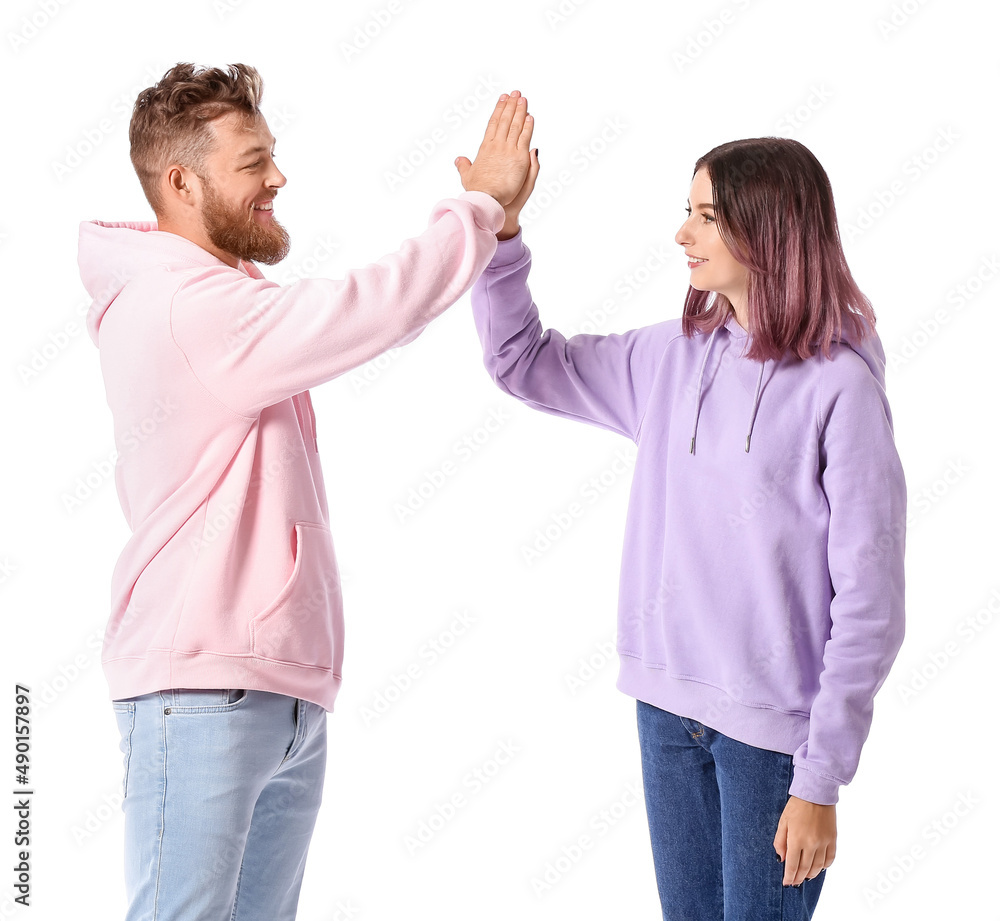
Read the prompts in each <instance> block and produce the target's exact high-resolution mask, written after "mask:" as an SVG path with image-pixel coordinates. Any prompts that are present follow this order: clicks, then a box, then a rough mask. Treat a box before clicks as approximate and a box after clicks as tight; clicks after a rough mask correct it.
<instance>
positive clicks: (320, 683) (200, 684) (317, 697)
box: [103, 650, 340, 711]
mask: <svg viewBox="0 0 1000 921" xmlns="http://www.w3.org/2000/svg"><path fill="white" fill-rule="evenodd" d="M103 665H104V674H105V677H106V678H107V680H108V688H109V690H110V695H111V699H112V700H122V699H124V698H127V697H138V696H140V695H141V694H151V693H153V692H154V691H162V690H166V689H168V688H206V689H207V688H212V689H214V688H221V687H225V688H245V689H247V690H252V691H270V692H272V693H274V694H285V695H286V696H288V697H296V698H299V697H300V698H302V699H303V700H309V701H312V702H313V703H315V704H319V705H320V706H321V707H322V708H323V709H324V710H327V711H332V710H333V702H334V700H335V699H336V697H337V692H338V691H339V690H340V676H339V675H335V674H333V672H332V671H331V670H330V669H325V668H315V667H310V666H306V665H293V664H290V663H284V662H274V661H272V660H270V659H261V658H257V657H255V656H225V655H218V654H215V653H210V652H198V653H182V652H174V651H171V650H161V651H152V652H149V653H147V654H146V655H145V656H143V657H142V658H120V659H108V660H105V661H104V663H103ZM223 680H224V683H223Z"/></svg>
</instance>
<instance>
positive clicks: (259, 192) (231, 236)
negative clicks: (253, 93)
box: [199, 112, 290, 265]
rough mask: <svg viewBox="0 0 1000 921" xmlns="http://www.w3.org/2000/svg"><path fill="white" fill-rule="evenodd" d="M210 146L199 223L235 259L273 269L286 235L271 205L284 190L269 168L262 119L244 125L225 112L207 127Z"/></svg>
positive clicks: (270, 148) (270, 154)
mask: <svg viewBox="0 0 1000 921" xmlns="http://www.w3.org/2000/svg"><path fill="white" fill-rule="evenodd" d="M212 128H213V129H214V131H215V145H214V147H213V149H212V152H211V153H209V154H208V156H207V157H206V158H205V169H204V175H199V179H200V180H201V184H202V192H203V197H202V207H201V217H202V221H203V223H204V226H205V233H206V234H207V235H208V238H209V239H210V240H211V241H212V243H213V244H214V245H215V246H217V247H218V248H219V249H221V250H224V251H225V252H227V253H230V254H231V255H233V256H236V257H238V258H239V259H246V260H248V261H252V262H262V263H264V264H265V265H274V264H275V263H278V262H281V260H282V259H284V258H285V256H287V255H288V250H289V246H290V243H289V238H288V231H287V230H285V228H284V227H282V226H281V224H279V223H278V221H277V220H276V219H275V217H274V211H273V210H272V208H273V205H272V202H273V200H274V197H275V196H276V195H277V194H278V189H280V188H281V187H282V186H283V185H284V184H285V181H286V180H285V177H284V176H283V175H282V174H281V172H280V171H279V170H278V167H277V166H275V164H274V137H273V136H272V135H271V132H270V131H269V130H268V127H267V123H266V122H265V121H264V118H263V116H257V117H256V119H255V120H253V121H246V120H245V118H244V116H243V115H242V114H237V113H235V112H230V113H229V114H227V115H224V116H221V117H220V118H217V119H215V120H214V121H213V122H212Z"/></svg>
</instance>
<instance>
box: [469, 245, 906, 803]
mask: <svg viewBox="0 0 1000 921" xmlns="http://www.w3.org/2000/svg"><path fill="white" fill-rule="evenodd" d="M530 265H531V254H530V252H529V251H528V249H527V247H525V246H524V245H523V243H522V240H521V235H520V233H518V235H517V236H516V237H514V238H513V239H511V240H505V241H502V242H500V243H499V244H498V246H497V251H496V255H495V256H494V257H493V261H492V262H491V263H490V265H489V267H488V268H487V269H486V271H485V272H484V273H483V276H482V277H481V278H480V279H479V281H478V282H476V284H475V286H474V287H473V290H472V306H473V312H474V316H475V321H476V326H477V329H478V331H479V335H480V338H481V339H482V343H483V350H484V353H485V362H486V367H487V370H488V371H489V373H490V375H491V377H492V378H493V380H494V381H495V382H496V383H497V385H498V386H499V387H500V388H501V389H502V390H505V391H506V392H507V393H509V394H511V395H512V396H515V397H517V398H518V399H519V400H521V401H522V402H524V403H526V404H527V405H529V406H533V407H534V408H535V409H539V410H542V411H543V412H548V413H552V414H554V415H559V416H565V417H566V418H569V419H577V420H580V421H583V422H589V423H591V424H592V425H596V426H600V427H601V428H605V429H609V430H610V431H613V432H618V433H619V434H621V435H624V436H625V437H626V438H630V439H632V440H633V441H634V442H635V443H636V445H637V446H638V451H637V455H636V462H635V473H634V478H633V483H632V493H631V498H630V501H629V507H628V519H627V524H626V533H625V546H624V550H623V553H622V563H621V583H620V589H619V605H618V639H617V647H618V653H619V657H620V672H619V678H618V688H619V689H620V690H621V691H623V692H625V693H626V694H628V695H630V696H632V697H635V698H637V699H639V700H643V701H645V702H647V703H650V704H653V705H654V706H657V707H660V708H662V709H665V710H669V711H672V712H674V713H678V714H679V715H682V716H686V717H689V718H691V719H695V720H697V721H699V722H703V723H704V724H705V725H707V726H711V727H712V728H714V729H716V730H718V731H720V732H722V733H724V734H725V735H728V736H730V737H732V738H735V739H738V740H740V741H742V742H746V743H748V744H750V745H754V746H757V747H758V748H765V749H769V750H772V751H779V752H785V753H787V754H791V755H793V756H794V757H793V778H792V783H791V787H790V791H789V792H790V793H791V794H792V795H794V796H797V797H799V798H801V799H804V800H809V801H811V802H815V803H824V804H830V803H836V802H837V800H838V795H839V787H840V786H841V785H842V784H846V783H848V782H849V781H850V780H851V779H852V778H853V776H854V774H855V771H856V770H857V766H858V761H859V758H860V754H861V747H862V745H863V744H864V741H865V739H866V738H867V736H868V731H869V729H870V726H871V720H872V706H873V698H874V696H875V693H876V691H878V689H879V688H880V687H881V685H882V683H883V682H884V681H885V678H886V675H887V674H888V672H889V668H890V666H891V665H892V662H893V659H894V658H895V656H896V653H897V652H898V650H899V647H900V644H901V642H902V639H903V549H904V537H905V533H904V532H905V520H906V491H905V484H904V479H903V471H902V468H901V466H900V462H899V457H898V455H897V453H896V449H895V446H894V443H893V435H892V417H891V415H890V412H889V405H888V403H887V401H886V396H885V387H884V384H885V373H884V369H885V356H884V353H883V351H882V346H881V343H880V341H879V340H878V337H877V336H876V335H875V334H874V333H872V335H871V336H869V337H867V338H866V339H865V342H864V344H863V345H860V344H855V343H853V342H851V343H848V342H844V343H835V344H834V346H833V348H832V353H831V357H830V358H829V359H823V358H822V357H820V356H816V357H814V358H811V359H808V360H804V361H800V360H798V359H795V358H792V357H785V358H784V359H782V360H781V361H765V362H758V361H750V360H748V359H747V358H745V357H743V354H742V353H743V351H744V347H745V346H746V344H747V340H748V336H747V332H746V331H745V330H744V329H743V328H742V327H740V326H739V324H738V323H737V322H736V321H735V319H734V318H732V317H730V319H729V321H728V322H727V323H725V324H724V325H723V326H720V327H718V328H716V329H715V330H714V331H713V332H711V333H709V334H696V335H694V336H693V337H691V338H687V337H686V336H684V334H683V333H682V331H681V321H680V319H675V320H666V321H664V322H662V323H657V324H655V325H653V326H647V327H645V328H643V329H636V330H631V331H630V332H626V333H621V334H613V335H609V336H596V335H578V336H574V337H573V338H571V339H569V340H568V341H567V340H566V339H565V338H564V337H563V336H562V335H560V334H559V333H558V332H556V331H555V330H551V329H548V330H545V331H544V332H543V330H542V325H541V323H540V322H539V317H538V311H537V309H536V307H535V305H534V303H533V301H532V299H531V294H530V292H529V290H528V284H527V279H528V272H529V268H530Z"/></svg>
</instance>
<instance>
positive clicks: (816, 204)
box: [682, 137, 875, 361]
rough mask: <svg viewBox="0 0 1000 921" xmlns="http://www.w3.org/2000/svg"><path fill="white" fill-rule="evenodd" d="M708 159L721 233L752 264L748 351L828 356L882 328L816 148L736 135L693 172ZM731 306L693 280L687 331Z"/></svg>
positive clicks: (716, 321)
mask: <svg viewBox="0 0 1000 921" xmlns="http://www.w3.org/2000/svg"><path fill="white" fill-rule="evenodd" d="M702 167H705V168H706V169H707V171H708V175H709V178H710V179H711V181H712V196H713V199H714V204H715V218H716V223H717V226H718V228H719V235H720V237H721V238H722V241H723V242H724V243H725V244H726V246H727V247H728V249H729V251H730V252H731V253H732V254H733V257H734V258H735V259H736V260H737V262H739V263H740V264H741V265H743V266H745V267H746V268H747V270H748V275H749V279H748V282H747V315H748V330H749V333H750V349H749V351H748V352H747V357H748V358H752V359H756V360H758V361H762V360H764V359H767V358H772V359H779V358H781V357H782V356H783V355H784V354H785V353H786V352H787V351H791V352H792V353H793V354H795V355H797V356H798V357H799V358H808V357H810V356H811V355H814V354H816V352H817V351H819V352H821V353H822V354H823V355H824V356H825V357H829V355H830V345H831V343H832V342H834V341H836V340H838V339H841V338H850V339H853V340H854V341H860V340H862V339H863V338H865V336H866V335H868V334H870V332H871V331H872V330H874V328H875V312H874V310H873V309H872V305H871V302H870V301H869V300H868V298H866V297H865V296H864V294H862V293H861V290H860V289H859V288H858V286H857V284H856V283H855V281H854V278H853V277H852V276H851V271H850V269H849V268H848V267H847V260H846V259H845V257H844V250H843V246H842V245H841V242H840V232H839V231H838V229H837V212H836V209H835V208H834V204H833V192H832V190H831V189H830V180H829V178H828V177H827V175H826V171H825V170H824V169H823V167H822V166H821V165H820V163H819V161H818V160H817V159H816V157H815V156H813V154H812V152H811V151H810V150H809V149H808V148H806V147H805V146H804V145H802V144H800V143H799V142H798V141H793V140H791V139H789V138H776V137H766V138H747V139H745V140H742V141H730V142H728V143H726V144H720V145H719V146H718V147H715V148H713V149H712V150H710V151H709V152H708V153H707V154H705V155H704V156H703V157H701V158H700V159H699V160H698V162H697V163H696V164H695V167H694V173H697V172H698V170H699V169H701V168H702ZM694 173H693V174H692V176H693V175H694ZM731 306H732V305H731V304H730V302H729V299H728V298H727V297H726V296H725V295H722V294H718V293H717V292H712V291H697V290H695V289H694V288H689V289H688V294H687V298H686V300H685V302H684V314H683V319H682V328H683V330H684V333H685V335H688V336H691V335H693V334H694V332H695V330H699V331H702V332H710V331H711V330H713V329H715V327H717V326H719V325H720V324H722V323H724V322H725V321H726V318H727V316H728V314H729V312H730V309H731Z"/></svg>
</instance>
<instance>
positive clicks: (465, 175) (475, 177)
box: [455, 90, 538, 237]
mask: <svg viewBox="0 0 1000 921" xmlns="http://www.w3.org/2000/svg"><path fill="white" fill-rule="evenodd" d="M534 126H535V122H534V119H533V118H532V117H531V116H530V115H529V114H528V100H527V98H526V97H524V96H522V95H521V94H520V93H519V92H518V91H517V90H514V92H513V93H511V94H510V95H509V96H508V95H507V94H506V93H504V95H502V96H501V97H500V99H499V101H498V102H497V105H496V108H495V109H494V110H493V115H492V116H491V117H490V120H489V123H488V124H487V126H486V133H485V135H484V136H483V142H482V144H480V145H479V152H478V153H477V154H476V159H475V161H474V162H471V163H470V162H469V159H468V158H467V157H458V158H457V159H456V160H455V166H456V168H457V169H458V174H459V176H460V177H461V179H462V186H463V187H464V188H465V190H466V191H467V192H473V191H478V192H486V193H487V194H488V195H492V196H493V197H494V198H495V199H496V200H497V201H498V202H500V204H501V205H503V206H504V211H505V213H506V214H507V219H506V220H505V222H504V231H506V230H507V229H508V224H509V223H510V216H511V211H510V210H508V209H511V206H512V205H513V206H516V210H514V211H513V217H514V224H513V230H514V233H516V232H517V214H518V213H520V210H521V208H522V207H523V206H524V202H525V201H526V200H527V198H528V195H530V194H531V188H532V187H533V186H534V184H535V180H534V176H537V175H538V152H537V150H536V151H535V152H534V156H532V152H531V150H530V148H529V144H530V143H531V132H532V129H533V128H534ZM503 235H504V234H503V233H501V234H498V236H500V237H503ZM509 236H513V233H511V234H509Z"/></svg>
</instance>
